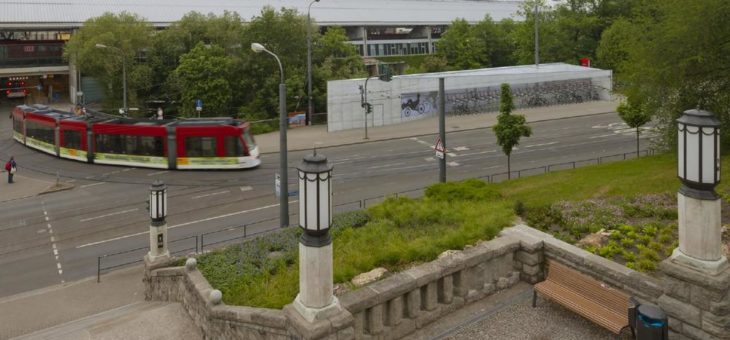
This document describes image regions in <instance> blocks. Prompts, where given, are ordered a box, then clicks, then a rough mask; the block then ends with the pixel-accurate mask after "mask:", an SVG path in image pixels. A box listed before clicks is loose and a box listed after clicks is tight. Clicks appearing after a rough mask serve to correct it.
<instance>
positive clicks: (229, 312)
mask: <svg viewBox="0 0 730 340" xmlns="http://www.w3.org/2000/svg"><path fill="white" fill-rule="evenodd" d="M545 258H550V259H553V260H556V261H559V262H561V263H563V264H565V265H567V266H570V267H572V268H573V269H575V270H577V271H580V272H583V273H585V274H587V275H589V276H592V277H594V278H596V279H597V280H599V281H602V282H604V283H607V284H609V285H611V286H613V287H614V288H617V289H619V290H621V291H624V292H626V293H628V294H630V295H632V296H634V297H636V298H638V299H639V301H641V302H643V303H646V302H648V303H654V304H658V305H659V306H661V307H662V308H663V309H664V310H665V311H666V312H667V314H668V315H669V324H670V335H671V338H677V339H730V293H728V291H729V290H730V271H728V273H725V274H724V275H720V276H717V277H709V278H708V277H706V276H702V275H699V274H697V273H691V272H687V271H686V270H685V269H683V268H681V267H677V265H676V264H673V263H671V262H668V260H667V261H665V262H664V263H662V266H661V269H662V271H663V273H664V274H665V275H664V276H665V277H664V279H663V280H659V279H657V278H655V277H651V276H648V275H645V274H642V273H639V272H636V271H634V270H631V269H629V268H626V267H624V266H622V265H619V264H617V263H615V262H613V261H609V260H607V259H604V258H602V257H600V256H597V255H594V254H591V253H589V252H587V251H585V250H583V249H580V248H578V247H575V246H573V245H570V244H567V243H565V242H563V241H560V240H558V239H556V238H554V237H552V236H551V235H549V234H546V233H543V232H541V231H538V230H536V229H532V228H530V227H527V226H524V225H518V226H515V227H511V228H507V229H505V230H503V231H502V233H501V234H500V237H498V238H496V239H494V240H491V241H487V242H481V243H479V244H477V245H476V246H473V247H468V248H467V249H465V250H463V251H449V252H446V253H444V254H442V256H440V257H439V259H437V260H435V261H432V262H430V263H426V264H422V265H419V266H416V267H413V268H411V269H408V270H405V271H403V272H400V273H397V274H394V275H392V276H390V277H387V278H385V279H383V280H380V281H377V282H374V283H372V284H370V285H368V286H365V287H362V288H360V289H358V290H355V291H352V292H349V293H346V294H344V295H342V296H340V297H339V300H340V303H341V305H342V307H343V308H344V311H343V312H342V313H339V314H337V315H335V316H332V317H330V318H327V319H324V320H315V321H314V322H313V323H309V322H307V321H306V320H304V319H303V318H302V317H301V316H300V315H299V313H298V312H297V311H296V309H295V308H294V307H293V305H291V304H290V305H287V306H285V307H284V308H283V309H282V310H274V309H265V308H251V307H240V306H227V305H225V304H223V303H221V302H220V300H219V299H215V298H212V297H211V292H212V291H213V288H212V287H211V286H210V284H209V283H208V281H206V280H205V278H204V277H203V275H202V274H201V273H200V272H199V271H198V270H197V269H196V268H195V267H194V266H187V267H170V265H171V264H172V262H170V261H167V262H160V263H150V262H149V261H147V259H145V260H146V261H145V264H146V273H145V284H146V292H145V294H146V298H147V299H148V300H163V301H176V302H180V303H181V304H182V305H183V306H184V307H185V309H186V310H187V312H188V313H189V314H190V316H191V318H192V319H193V321H194V322H195V324H196V325H197V326H198V327H200V329H201V330H202V333H203V334H205V336H206V338H208V339H329V340H337V339H398V338H401V337H403V336H405V335H407V334H410V333H412V332H414V331H415V330H416V329H419V328H422V327H424V326H426V325H428V324H430V323H432V322H434V321H435V320H437V319H439V318H440V317H442V316H444V315H446V314H448V313H450V312H452V311H454V310H456V309H459V308H461V307H463V306H464V305H466V304H469V303H471V302H474V301H477V300H479V299H482V298H484V297H486V296H489V295H490V294H493V293H495V292H497V291H499V290H501V289H505V288H508V287H511V286H512V285H514V284H516V283H517V282H518V281H519V280H522V281H525V282H528V283H531V284H534V283H537V282H539V281H541V280H543V278H544V262H545Z"/></svg>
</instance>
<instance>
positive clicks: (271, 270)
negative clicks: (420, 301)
mask: <svg viewBox="0 0 730 340" xmlns="http://www.w3.org/2000/svg"><path fill="white" fill-rule="evenodd" d="M722 164H723V166H724V167H726V168H727V166H729V165H730V158H728V157H726V158H724V159H723V161H722ZM679 186H680V182H679V180H678V179H677V177H676V156H675V155H673V154H663V155H658V156H652V157H642V158H640V159H635V160H629V161H622V162H613V163H608V164H602V165H597V166H588V167H582V168H578V169H574V170H565V171H558V172H552V173H548V174H545V175H539V176H532V177H526V178H521V179H515V180H511V181H505V182H501V183H498V184H486V183H484V182H482V181H479V180H468V181H464V182H454V183H447V184H436V185H433V186H431V187H429V188H428V189H427V190H426V195H425V197H424V198H422V199H410V198H406V197H401V198H394V197H391V198H388V199H386V200H385V201H384V202H382V203H381V204H379V205H377V206H374V207H371V208H369V209H368V210H367V211H360V212H353V213H347V214H342V215H338V216H336V217H335V220H334V225H333V227H332V238H333V246H334V281H335V282H336V283H338V282H339V283H346V282H349V281H350V280H351V279H352V278H353V277H354V276H355V275H357V274H359V273H362V272H366V271H369V270H371V269H373V268H376V267H385V268H387V269H388V270H390V271H399V270H402V269H404V268H407V267H409V266H412V265H414V264H417V263H422V262H428V261H432V260H433V259H435V258H436V257H437V256H438V255H439V254H440V253H441V252H443V251H445V250H447V249H463V248H464V247H465V246H466V245H469V244H474V243H476V242H477V241H479V240H488V239H491V238H493V237H494V236H495V235H497V233H498V232H499V231H500V230H501V229H502V228H504V227H506V226H509V225H510V224H511V223H513V221H514V218H515V217H516V215H515V210H517V211H519V212H520V213H521V214H522V215H523V217H527V219H528V220H529V219H530V217H531V218H533V220H536V221H542V222H544V223H543V224H542V225H539V224H540V223H539V222H535V224H536V227H538V228H540V229H543V230H545V231H548V232H554V233H556V234H557V235H556V236H558V237H559V238H561V239H565V240H566V241H570V242H576V241H577V240H580V239H581V237H583V236H584V235H586V234H588V233H595V232H596V231H598V230H600V229H605V230H608V231H611V232H613V233H612V234H611V236H610V240H609V241H608V243H606V244H605V245H601V246H600V247H593V248H591V247H586V248H587V250H589V251H591V252H594V253H596V254H599V255H601V256H604V257H607V258H610V259H612V260H616V261H618V262H620V263H624V264H626V265H627V266H629V267H632V268H636V269H637V270H643V271H651V270H653V269H654V268H655V267H656V263H658V261H661V260H662V259H663V258H664V257H666V256H668V254H669V252H670V251H671V249H673V248H674V247H676V238H677V235H676V215H674V213H675V212H673V211H672V210H671V209H670V208H667V207H666V204H668V203H667V202H672V201H674V200H675V198H674V197H676V196H674V195H676V192H677V189H678V188H679ZM729 189H730V186H728V184H725V183H721V184H720V185H719V186H718V188H717V191H718V192H719V193H720V194H721V195H723V196H727V195H728V194H727V193H728V192H729V191H730V190H729ZM650 194H655V196H656V197H659V198H658V199H657V200H654V201H653V200H652V199H648V200H647V199H646V198H645V197H648V196H647V195H649V196H651V195H650ZM661 197H663V198H661ZM658 201H661V202H664V203H662V204H664V206H655V205H656V202H658ZM517 206H519V209H517V208H516V207H517ZM619 210H620V211H619ZM563 212H565V214H563ZM531 214H532V215H531ZM535 214H544V215H535ZM619 215H620V216H619ZM619 217H621V218H624V219H620V218H619ZM553 222H554V223H553ZM556 225H557V227H556ZM300 234H301V231H299V230H298V228H292V229H289V230H284V231H282V232H280V233H277V234H275V235H270V236H266V237H264V238H263V239H262V240H255V241H251V242H249V243H248V244H246V246H244V247H241V246H240V245H238V246H233V247H228V248H226V249H224V250H220V251H216V252H213V253H209V254H205V255H202V256H201V257H200V258H199V264H200V266H199V267H200V269H201V271H202V272H203V273H204V275H205V276H206V278H207V279H208V280H209V281H210V283H211V285H212V286H213V287H215V288H216V289H220V290H221V291H222V292H223V300H224V302H225V303H227V304H234V305H247V306H254V307H268V308H281V307H283V306H284V305H286V304H288V303H291V301H293V299H294V297H295V296H296V294H297V292H298V290H299V288H298V284H299V281H298V275H299V273H298V269H299V263H298V258H297V257H298V248H297V243H298V237H299V235H300ZM272 251H273V252H276V253H277V254H278V256H275V257H271V256H270V254H271V252H272Z"/></svg>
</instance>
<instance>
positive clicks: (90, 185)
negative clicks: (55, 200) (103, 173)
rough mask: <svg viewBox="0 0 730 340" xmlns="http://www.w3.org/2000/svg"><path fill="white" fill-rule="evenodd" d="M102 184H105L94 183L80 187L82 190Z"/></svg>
mask: <svg viewBox="0 0 730 340" xmlns="http://www.w3.org/2000/svg"><path fill="white" fill-rule="evenodd" d="M102 184H106V182H96V183H91V184H84V185H82V186H81V187H82V188H89V187H93V186H96V185H102Z"/></svg>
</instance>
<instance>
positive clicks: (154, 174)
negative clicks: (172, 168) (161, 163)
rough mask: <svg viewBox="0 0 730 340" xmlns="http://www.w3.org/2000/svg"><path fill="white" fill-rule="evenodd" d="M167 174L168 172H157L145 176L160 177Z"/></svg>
mask: <svg viewBox="0 0 730 340" xmlns="http://www.w3.org/2000/svg"><path fill="white" fill-rule="evenodd" d="M168 172H169V171H157V172H151V173H148V174H147V176H157V175H162V174H166V173H168Z"/></svg>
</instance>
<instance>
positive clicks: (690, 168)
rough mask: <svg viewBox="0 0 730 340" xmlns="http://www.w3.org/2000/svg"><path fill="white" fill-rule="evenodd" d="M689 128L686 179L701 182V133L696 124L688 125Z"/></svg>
mask: <svg viewBox="0 0 730 340" xmlns="http://www.w3.org/2000/svg"><path fill="white" fill-rule="evenodd" d="M685 128H686V129H687V141H686V143H687V154H686V155H685V157H687V174H686V176H687V177H686V179H687V180H689V181H692V182H699V179H700V176H699V175H700V174H699V170H700V145H699V144H700V143H699V141H700V135H699V128H698V127H696V126H686V127H685Z"/></svg>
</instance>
